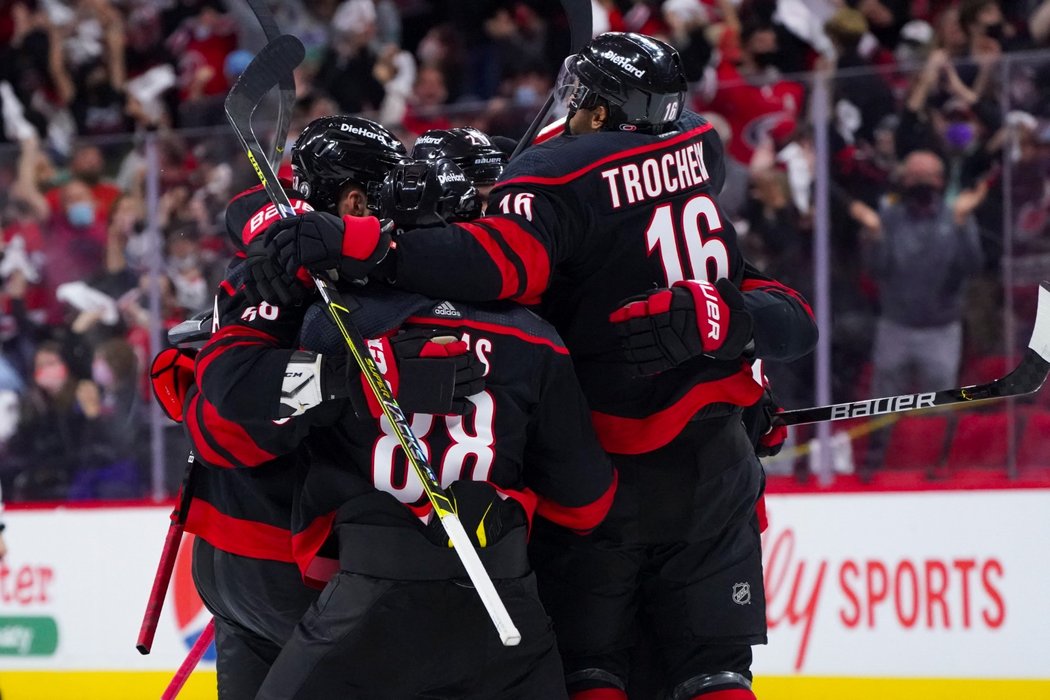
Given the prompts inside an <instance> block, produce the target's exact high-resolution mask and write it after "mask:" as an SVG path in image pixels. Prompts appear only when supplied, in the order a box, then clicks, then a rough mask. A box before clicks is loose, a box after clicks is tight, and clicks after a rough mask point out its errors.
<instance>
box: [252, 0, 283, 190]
mask: <svg viewBox="0 0 1050 700" xmlns="http://www.w3.org/2000/svg"><path fill="white" fill-rule="evenodd" d="M248 7H250V8H252V12H253V13H255V19H257V20H259V26H260V27H262V30H263V34H265V35H266V41H267V42H270V41H273V40H274V39H276V38H277V37H279V36H281V30H279V29H278V28H277V21H276V20H275V19H274V18H273V12H271V11H270V6H269V5H268V4H267V2H266V0H248ZM277 86H278V88H279V90H280V96H279V99H278V102H277V125H276V127H274V128H275V129H276V131H275V132H274V136H273V148H271V149H270V156H269V158H268V160H269V162H270V165H271V166H272V167H273V169H274V171H275V172H276V171H277V170H278V168H279V167H280V165H281V160H282V159H283V158H284V139H285V138H286V137H287V136H288V125H289V124H290V123H291V121H292V108H293V107H294V106H295V76H294V75H292V73H291V72H289V73H286V74H284V75H282V76H281V77H280V80H279V81H278V83H277Z"/></svg>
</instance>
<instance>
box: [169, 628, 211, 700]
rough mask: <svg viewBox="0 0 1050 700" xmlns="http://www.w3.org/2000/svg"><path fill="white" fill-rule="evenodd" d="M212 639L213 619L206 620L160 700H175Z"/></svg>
mask: <svg viewBox="0 0 1050 700" xmlns="http://www.w3.org/2000/svg"><path fill="white" fill-rule="evenodd" d="M213 639H215V618H214V617H213V618H211V619H210V620H208V624H207V625H205V626H204V629H203V630H201V636H199V637H197V641H195V642H194V643H193V646H192V647H190V651H189V653H188V654H186V658H185V659H183V661H182V665H180V666H179V670H178V671H176V672H175V675H174V676H173V677H172V679H171V682H170V683H168V687H167V688H165V689H164V694H163V695H161V696H160V700H175V698H177V697H178V695H179V691H181V690H182V686H184V685H186V681H187V680H189V677H190V674H191V673H193V669H195V668H197V664H199V663H200V662H201V657H202V656H204V652H206V651H207V650H208V646H209V645H210V644H211V642H212V640H213Z"/></svg>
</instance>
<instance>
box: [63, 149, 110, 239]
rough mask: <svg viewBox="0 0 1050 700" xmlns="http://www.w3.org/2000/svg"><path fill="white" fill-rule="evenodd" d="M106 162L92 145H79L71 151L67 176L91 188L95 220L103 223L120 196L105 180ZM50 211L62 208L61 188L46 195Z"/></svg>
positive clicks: (100, 151)
mask: <svg viewBox="0 0 1050 700" xmlns="http://www.w3.org/2000/svg"><path fill="white" fill-rule="evenodd" d="M105 169H106V160H105V158H104V157H103V155H102V149H100V148H99V147H98V146H95V145H92V144H80V145H78V146H76V147H75V148H74V149H73V156H72V158H71V159H70V161H69V174H70V177H71V178H72V179H74V180H80V181H82V182H83V183H84V184H86V185H87V186H88V187H90V188H91V197H92V199H93V201H94V202H95V205H96V206H95V220H96V221H98V222H105V221H106V220H107V219H108V218H109V209H110V207H111V206H113V202H115V201H117V199H118V198H119V197H120V195H121V191H120V188H119V187H117V186H116V185H114V184H113V183H112V182H109V181H108V180H106V179H105V177H104V173H105ZM45 196H46V197H47V203H48V206H49V207H50V208H51V211H57V210H59V209H61V208H62V187H52V188H51V189H50V190H48V192H47V194H46V195H45Z"/></svg>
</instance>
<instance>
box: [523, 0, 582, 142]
mask: <svg viewBox="0 0 1050 700" xmlns="http://www.w3.org/2000/svg"><path fill="white" fill-rule="evenodd" d="M561 6H562V9H564V10H565V18H566V19H567V20H568V21H569V55H572V54H576V53H579V52H580V51H582V50H583V47H584V46H586V45H587V42H589V41H590V40H591V34H592V32H593V31H594V19H593V17H592V11H591V0H561ZM553 105H554V92H551V94H550V95H549V96H548V97H547V101H546V102H544V103H543V107H541V108H540V111H539V113H537V114H536V116H535V117H534V118H533V120H532V123H531V124H529V128H528V130H527V131H526V132H525V135H524V136H522V137H521V140H520V141H518V145H517V146H516V147H515V148H514V152H513V153H511V154H510V158H509V159H508V160H514V159H515V158H517V157H518V154H519V153H521V152H522V151H523V150H525V149H526V148H528V147H529V146H530V145H531V144H532V140H533V139H534V138H536V133H537V132H538V131H539V130H540V124H541V123H542V122H543V118H544V117H546V116H547V112H549V111H550V108H551V107H552V106H553Z"/></svg>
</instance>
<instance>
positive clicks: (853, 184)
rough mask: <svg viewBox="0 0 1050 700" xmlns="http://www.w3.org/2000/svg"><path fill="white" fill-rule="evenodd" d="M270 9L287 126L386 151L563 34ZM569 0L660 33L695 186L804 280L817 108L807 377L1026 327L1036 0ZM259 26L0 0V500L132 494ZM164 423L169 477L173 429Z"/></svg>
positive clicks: (1041, 86)
mask: <svg viewBox="0 0 1050 700" xmlns="http://www.w3.org/2000/svg"><path fill="white" fill-rule="evenodd" d="M270 5H271V6H272V7H273V10H274V12H275V14H276V17H277V23H278V25H279V26H280V27H281V29H282V31H284V32H287V33H291V34H295V35H296V36H298V37H299V38H300V39H302V40H303V42H304V44H305V45H306V48H307V56H306V60H305V61H304V63H303V64H302V66H300V68H299V69H298V70H297V73H296V86H297V96H298V99H297V105H296V110H295V115H294V119H293V122H292V130H291V132H290V134H289V136H288V138H289V143H291V139H294V136H295V134H296V133H298V132H297V130H298V129H299V128H301V127H302V126H303V125H304V124H305V123H307V122H308V121H310V120H311V119H314V118H316V117H319V116H324V115H327V114H334V113H363V114H365V115H366V116H371V117H374V118H376V119H378V120H380V121H381V122H383V123H384V124H386V125H387V126H389V127H391V128H392V129H394V130H395V131H396V133H398V134H399V135H400V136H402V137H403V139H404V140H405V142H406V144H407V145H409V146H411V142H412V140H413V139H414V138H415V137H416V136H418V135H419V134H421V133H422V132H423V131H426V130H427V129H431V128H447V127H449V126H456V125H464V124H469V125H472V126H476V127H478V128H480V129H482V130H483V131H486V132H488V133H490V134H499V135H505V136H510V137H519V136H520V135H521V134H522V133H523V132H524V131H525V129H526V127H527V125H528V123H529V121H530V120H531V118H532V116H533V115H534V114H535V113H536V111H537V110H538V108H539V106H540V105H541V104H542V102H543V100H544V99H545V98H546V95H547V93H548V92H549V90H550V89H551V87H552V85H553V82H554V78H555V77H556V75H557V72H558V68H559V66H560V63H561V61H562V59H563V58H564V56H565V53H566V51H567V48H568V29H567V26H568V25H567V23H566V21H565V19H564V17H563V16H562V14H561V10H560V3H559V2H558V0H342V1H340V0H282V1H281V2H271V3H270ZM592 5H593V9H594V31H595V33H598V32H601V31H607V30H615V31H640V32H644V33H648V34H653V35H656V36H660V37H662V38H665V39H666V40H668V41H670V42H671V43H672V44H674V45H675V46H676V47H677V48H678V49H679V51H680V52H681V54H682V57H683V59H684V63H685V66H686V70H687V75H688V78H689V80H690V84H691V96H690V102H691V107H692V108H693V109H695V110H696V111H698V112H701V113H703V114H704V115H705V116H707V118H708V119H709V120H710V121H712V122H713V124H714V125H715V128H716V129H717V130H718V131H719V133H720V134H721V136H722V138H723V140H724V142H725V144H726V158H727V172H728V177H727V185H726V189H725V192H724V194H723V196H722V204H723V206H724V209H725V210H726V213H727V215H728V216H729V217H730V218H731V219H732V220H733V222H734V224H735V226H736V229H737V232H738V234H739V236H740V243H741V245H742V246H743V248H744V250H745V251H746V254H747V255H748V257H749V258H750V259H751V260H753V261H754V262H755V263H756V264H758V266H759V267H760V268H762V269H763V270H765V271H766V272H768V273H769V274H771V275H773V276H775V277H777V278H779V279H781V280H783V281H784V282H786V283H788V284H790V285H792V286H795V287H796V288H798V289H800V290H801V291H803V292H804V293H805V294H807V295H808V296H810V297H811V298H812V295H813V294H814V291H815V290H814V283H813V251H812V244H813V236H814V227H815V225H816V223H817V222H818V220H819V217H818V216H817V214H818V212H817V211H816V207H815V187H814V182H815V173H816V171H817V165H818V163H817V160H818V157H820V156H818V153H817V150H816V148H817V146H816V144H817V141H818V139H817V138H816V136H817V130H818V129H822V128H825V127H826V130H827V134H828V142H829V152H828V153H827V154H826V165H827V167H828V169H829V172H830V181H829V199H830V202H829V217H830V223H831V226H830V230H831V250H830V255H831V261H832V264H831V270H832V273H831V289H832V293H831V299H832V306H833V309H832V310H833V319H834V325H833V334H832V348H833V361H832V363H833V368H834V387H833V394H834V399H835V400H838V401H846V400H853V399H858V398H864V397H867V396H871V395H872V393H871V392H872V391H873V387H872V384H873V383H874V384H875V385H876V386H889V385H890V384H887V379H886V378H887V376H888V373H889V374H893V375H894V376H893V380H894V381H893V382H892V383H891V384H892V387H893V388H894V390H895V391H896V390H907V389H908V387H909V386H911V387H914V388H915V389H918V390H930V389H938V388H944V387H940V386H936V387H935V386H925V385H921V384H922V383H923V379H922V378H923V377H924V376H926V375H924V374H923V372H922V368H921V367H904V366H903V365H902V366H901V367H891V366H889V365H884V366H882V367H879V366H874V364H873V363H874V361H875V360H877V359H878V358H879V357H882V356H891V355H893V354H894V353H890V352H883V353H879V352H878V351H876V352H875V353H874V354H873V347H876V346H878V345H879V343H880V334H885V333H886V331H885V329H884V328H883V325H884V324H885V323H895V324H897V325H898V326H899V325H905V326H907V327H908V328H909V329H910V330H915V328H916V327H917V326H916V325H915V324H917V325H918V326H922V327H923V328H925V329H927V330H931V329H932V330H931V332H932V333H933V334H934V335H937V336H938V337H941V338H942V339H943V335H942V334H941V333H940V332H939V330H938V329H940V328H941V327H943V326H945V324H957V327H958V334H959V336H960V337H961V338H962V340H961V342H960V343H958V344H957V350H956V352H957V353H958V356H957V357H949V358H948V360H950V362H949V363H948V365H949V367H948V369H947V371H948V373H949V374H952V373H959V374H962V375H963V376H961V377H958V378H956V379H954V380H953V383H954V382H955V381H960V380H963V379H966V378H967V376H966V370H965V369H964V370H963V371H962V372H961V373H960V372H959V370H958V369H957V368H958V367H959V366H960V364H961V365H962V366H963V367H964V368H965V367H966V366H968V365H971V364H973V362H974V361H975V360H978V359H980V358H986V357H989V356H995V355H1002V354H1003V353H1005V352H1007V350H1008V349H1009V348H1011V347H1013V346H1011V344H1010V343H1011V341H1012V340H1013V339H1012V338H1005V337H1004V329H1007V330H1008V331H1009V332H1010V333H1012V334H1014V335H1016V336H1017V339H1018V341H1024V340H1026V335H1025V334H1026V333H1027V332H1028V331H1029V330H1030V328H1031V326H1030V319H1031V318H1032V317H1033V311H1034V298H1035V297H1034V295H1033V294H1031V293H1030V292H1031V289H1032V288H1033V282H1034V281H1035V280H1037V278H1038V275H1039V274H1044V275H1045V270H1046V269H1050V185H1048V184H1047V183H1048V182H1050V0H1009V1H1006V0H1004V1H1002V2H998V1H997V0H958V1H952V0H917V1H914V2H908V1H906V0H845V1H843V0H742V1H741V2H734V0H593V2H592ZM263 43H264V37H263V35H262V32H261V30H260V29H259V28H258V24H257V22H256V21H255V20H254V18H253V16H252V14H251V12H250V9H249V7H248V5H247V3H246V2H244V1H243V0H0V226H2V239H0V245H2V246H3V257H2V260H0V281H2V286H0V312H2V315H0V351H2V352H0V483H2V484H3V487H4V494H5V496H6V497H7V498H8V499H9V500H41V499H43V500H52V499H92V498H137V497H142V496H144V495H146V494H147V493H149V491H150V470H149V465H150V462H151V460H152V459H155V458H156V457H155V456H154V455H153V454H152V453H151V450H150V439H151V438H150V421H151V420H157V417H156V415H153V416H152V417H151V411H150V401H151V399H150V397H149V393H148V388H147V382H146V369H147V368H148V364H149V358H150V357H151V354H152V352H153V351H155V350H156V349H157V348H156V347H155V343H156V342H157V341H156V338H158V337H159V338H163V331H164V330H165V329H166V328H169V327H171V326H172V325H174V324H175V323H177V322H179V321H180V320H182V319H183V318H185V317H187V316H188V315H190V314H192V313H194V312H196V311H199V310H202V309H204V308H206V307H207V306H208V305H209V304H210V300H211V292H212V289H213V288H214V286H215V285H216V284H217V282H218V280H219V279H220V278H221V274H222V271H223V267H224V265H225V262H226V261H227V259H228V257H229V255H230V253H231V250H230V249H229V248H228V246H227V242H226V235H225V232H224V228H223V218H222V214H223V206H224V202H225V201H227V200H228V198H229V197H230V196H232V195H233V194H235V193H236V192H237V191H239V190H240V189H242V188H243V187H246V186H250V185H252V184H253V180H252V175H251V172H250V170H249V169H248V168H247V167H246V165H245V163H244V162H243V157H242V156H241V154H240V152H239V150H238V149H237V148H236V144H235V142H234V140H233V139H232V138H231V135H230V132H229V130H228V128H227V127H226V126H225V116H224V112H223V100H224V98H225V96H226V94H227V92H228V90H229V88H230V86H231V85H232V83H233V81H234V80H235V79H236V77H237V76H238V75H239V73H240V71H242V70H243V69H244V67H245V66H246V65H247V63H248V62H249V61H250V59H251V57H252V56H253V55H254V52H255V51H257V50H258V49H259V48H260V47H261V46H262V45H263ZM1042 51H1046V53H1043V52H1042ZM821 86H823V87H824V88H825V89H826V91H827V92H826V94H827V95H828V97H829V99H828V101H827V105H828V106H829V110H828V120H827V123H826V124H817V123H816V122H815V117H814V111H813V104H814V102H813V97H814V94H815V93H816V91H817V90H818V88H820V87H821ZM147 142H149V143H152V144H154V145H155V149H153V150H149V149H147V148H146V144H147ZM151 153H152V154H153V155H152V157H153V160H150V158H151ZM905 163H911V164H912V165H914V164H915V163H918V165H917V166H915V167H916V168H918V172H920V175H919V176H913V175H909V176H907V177H905V176H904V175H903V173H904V171H905V170H906V169H905V168H904V167H903V166H904V164H905ZM909 167H911V166H909ZM912 170H914V168H912ZM922 173H925V174H922ZM908 178H910V179H908ZM916 178H917V179H916ZM152 186H155V187H156V190H157V195H158V196H157V204H156V208H155V209H154V210H153V211H148V209H149V207H148V206H147V201H148V196H149V193H150V190H151V187H152ZM916 198H917V199H916ZM919 200H922V201H921V202H920V204H922V203H923V202H925V206H927V207H928V208H930V211H931V212H932V211H933V209H937V211H938V214H937V216H936V217H934V216H933V214H929V217H928V218H929V220H930V221H931V222H934V221H940V222H943V223H931V224H930V225H925V224H922V220H924V219H923V216H924V215H921V214H917V215H916V216H917V217H918V219H919V220H920V221H919V222H918V223H917V224H916V228H917V229H921V231H922V233H921V234H916V236H920V237H921V236H923V235H925V236H934V237H935V236H943V237H946V238H944V240H943V244H942V243H938V242H936V239H932V240H931V239H924V240H921V241H920V242H918V243H917V242H916V240H917V239H915V238H909V237H908V236H901V235H899V234H900V232H901V231H902V230H905V229H906V227H905V228H902V227H904V226H905V225H904V224H902V223H901V222H902V221H905V222H908V221H909V219H908V217H909V216H911V214H908V212H911V213H912V214H915V212H920V211H921V206H920V208H919V209H915V208H914V207H913V208H910V209H909V208H908V206H906V205H909V203H914V202H915V201H919ZM902 207H903V208H902ZM902 217H903V219H902ZM912 223H915V222H912ZM908 225H910V224H908ZM935 253H936V254H935ZM917 258H918V260H917ZM894 261H895V262H894ZM924 265H925V266H928V268H927V269H928V271H929V274H922V270H923V269H924ZM1004 270H1009V273H1004ZM1040 270H1042V273H1040ZM1004 298H1008V299H1012V300H1013V303H1012V304H1010V305H1007V304H1005V303H1004ZM902 306H907V313H905V314H903V315H902V313H901V311H902V308H901V307H902ZM1007 316H1009V317H1010V318H1009V319H1007V318H1006V317H1007ZM158 319H159V322H158ZM923 324H925V325H923ZM1026 324H1028V325H1026ZM909 337H910V336H909ZM881 342H882V343H883V344H884V345H885V343H886V340H885V338H883V340H882V341H881ZM895 342H896V341H895ZM1023 344H1024V343H1023V342H1021V346H1023ZM1014 346H1016V343H1015V344H1014ZM920 354H921V353H920ZM898 360H899V358H898ZM912 364H915V363H912ZM912 369H914V370H915V372H916V377H915V378H914V381H912V382H910V383H909V381H908V376H910V375H907V376H906V372H908V371H911V370H912ZM940 369H941V370H944V368H943V367H941V368H940ZM880 373H881V374H880ZM771 376H772V378H773V380H774V385H775V387H776V391H777V393H778V395H779V397H780V399H781V402H782V403H783V404H785V405H786V406H789V407H799V406H803V405H809V404H810V403H811V402H812V401H813V399H814V395H813V389H812V387H813V383H814V376H813V370H812V362H811V361H810V360H805V361H802V362H799V363H795V364H794V365H793V366H791V367H781V368H772V370H771ZM937 376H939V377H943V376H944V375H943V374H941V375H937ZM873 377H875V380H874V382H873ZM880 377H881V379H880ZM164 433H165V435H166V436H167V438H168V439H167V444H168V449H167V453H166V456H165V459H166V461H168V462H170V465H169V472H170V474H171V475H170V476H169V480H168V483H167V484H166V488H168V489H169V490H170V489H171V488H172V487H173V485H175V484H177V476H178V472H179V471H180V470H181V467H180V464H181V462H182V458H181V457H179V456H178V455H179V453H180V451H182V454H184V448H185V443H184V442H183V441H182V440H181V438H180V437H179V435H180V434H179V431H178V430H177V429H171V426H166V427H165V430H164ZM1004 459H1005V457H1004Z"/></svg>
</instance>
